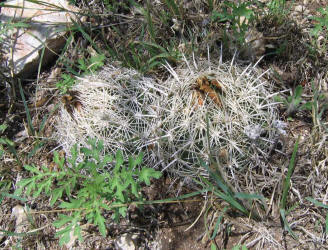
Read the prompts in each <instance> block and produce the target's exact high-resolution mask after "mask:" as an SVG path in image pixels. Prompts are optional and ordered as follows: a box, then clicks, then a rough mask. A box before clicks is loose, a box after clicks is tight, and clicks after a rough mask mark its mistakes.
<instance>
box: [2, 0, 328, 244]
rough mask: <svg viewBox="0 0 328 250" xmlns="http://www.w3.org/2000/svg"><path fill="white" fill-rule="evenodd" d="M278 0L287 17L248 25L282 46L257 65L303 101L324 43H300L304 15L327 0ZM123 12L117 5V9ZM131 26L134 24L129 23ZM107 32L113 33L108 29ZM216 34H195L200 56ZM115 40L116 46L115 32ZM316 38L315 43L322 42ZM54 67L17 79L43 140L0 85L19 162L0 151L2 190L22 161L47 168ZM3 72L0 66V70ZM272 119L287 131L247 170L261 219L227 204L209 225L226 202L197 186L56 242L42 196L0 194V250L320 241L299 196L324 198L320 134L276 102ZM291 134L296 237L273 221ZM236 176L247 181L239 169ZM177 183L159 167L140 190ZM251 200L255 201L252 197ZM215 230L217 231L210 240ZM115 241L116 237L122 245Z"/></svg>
mask: <svg viewBox="0 0 328 250" xmlns="http://www.w3.org/2000/svg"><path fill="white" fill-rule="evenodd" d="M0 2H1V1H0ZM77 2H79V1H77ZM82 2H83V1H82ZM138 2H139V1H138ZM184 2H194V1H184ZM196 2H197V1H196ZM260 2H266V1H260ZM291 2H292V3H291ZM287 3H288V4H290V6H292V7H291V10H290V13H289V16H288V18H287V20H285V21H284V22H283V23H282V25H280V26H279V25H276V23H275V22H276V21H277V20H275V19H271V18H269V17H267V18H262V19H261V22H259V23H258V24H257V27H256V28H257V30H258V32H261V33H262V35H263V36H264V40H266V44H269V45H270V46H267V47H266V52H268V54H270V52H271V50H270V49H271V48H273V47H274V48H277V47H279V46H280V45H281V44H284V45H285V47H284V48H285V50H284V53H282V54H281V55H278V56H277V55H268V56H266V57H264V58H263V59H262V61H261V62H260V63H259V64H258V67H259V69H260V70H262V71H265V70H267V69H274V70H275V74H270V75H269V76H266V78H267V80H269V81H272V82H274V84H275V86H276V89H277V91H283V90H286V89H294V88H295V87H296V86H297V85H302V87H303V89H304V92H303V95H304V98H305V100H310V99H311V96H313V93H312V86H311V84H312V83H313V82H315V83H321V84H322V86H325V87H322V90H323V91H324V92H325V93H326V94H327V93H328V92H327V67H328V53H327V50H326V51H323V52H321V53H319V54H316V55H315V56H314V57H313V56H312V55H311V54H310V52H309V50H308V49H307V47H306V45H307V44H308V42H309V41H308V39H309V38H308V33H309V30H310V28H311V27H313V25H314V24H315V21H313V20H312V19H311V18H308V16H310V15H318V11H317V10H318V8H320V7H326V6H327V3H326V2H325V1H323V0H322V1H320V0H315V1H306V0H297V1H287ZM80 6H81V5H80ZM297 6H304V9H302V10H301V11H298V10H299V8H298V7H297ZM297 8H298V9H297ZM130 14H131V13H127V14H125V13H123V12H122V13H120V15H121V16H124V15H126V16H129V15H130ZM188 15H189V16H188ZM197 15H200V16H201V15H206V14H204V13H198V12H197V11H196V10H194V9H193V8H190V12H188V13H187V14H186V18H187V19H188V18H189V19H188V22H190V23H197V18H198V17H197ZM118 16H119V15H118ZM186 23H187V22H186ZM186 25H187V24H186ZM130 29H133V27H132V26H131V28H130ZM129 31H131V30H129ZM111 35H113V34H112V33H109V34H108V36H111ZM110 38H111V39H113V40H115V39H118V40H119V38H117V37H110ZM219 38H220V37H218V36H217V35H216V34H213V36H211V35H209V36H208V37H207V38H206V40H204V41H201V42H199V44H198V45H199V51H198V52H199V56H202V55H203V54H204V53H203V52H204V51H205V52H206V49H207V47H206V46H205V47H206V48H203V47H202V46H204V44H205V43H208V44H210V46H209V47H210V49H211V48H212V47H211V46H214V47H215V46H217V41H216V40H217V39H219ZM77 39H81V37H78V38H77ZM131 39H132V38H131ZM133 39H134V38H133ZM122 40H124V39H122ZM127 40H128V39H127ZM115 41H116V40H115ZM318 43H320V41H318ZM117 44H118V45H122V46H123V42H122V41H121V40H119V41H118V42H117ZM320 46H322V47H323V45H320ZM69 49H70V51H68V54H70V53H71V54H76V53H73V52H76V51H75V49H76V48H69ZM202 50H203V51H202ZM225 50H226V51H225ZM215 51H218V49H217V50H215ZM215 51H214V52H213V53H215ZM255 52H257V50H256V51H255ZM229 53H230V51H229V49H226V48H224V59H225V57H226V58H229V56H231V54H229ZM59 66H60V65H50V67H48V68H45V69H44V71H43V72H42V74H41V76H40V78H39V79H38V81H36V80H35V78H32V77H31V78H32V79H30V80H25V81H24V85H23V88H24V92H25V94H26V97H27V99H28V104H29V105H30V111H31V114H32V119H33V124H34V125H35V126H36V127H38V126H39V125H40V123H41V122H42V118H43V117H44V116H45V115H46V114H48V115H49V114H51V115H50V116H49V118H48V119H47V122H46V124H45V129H44V132H43V134H42V138H46V139H45V140H44V143H43V144H42V145H39V144H36V140H35V138H34V137H33V136H31V135H30V134H29V133H28V129H27V127H28V125H27V121H26V111H25V108H24V105H23V102H22V100H21V98H20V97H19V91H16V92H17V93H15V94H16V102H15V103H13V108H12V106H11V105H10V102H9V100H8V86H7V85H6V86H5V85H4V86H3V85H0V88H1V89H0V100H1V101H0V125H1V124H3V123H6V124H7V125H8V129H7V130H6V131H5V133H2V134H0V136H2V137H7V138H10V139H11V140H13V141H15V147H16V151H17V152H19V155H20V156H21V157H20V160H21V161H22V162H21V164H17V161H16V159H15V157H14V156H13V154H11V153H8V152H7V153H6V155H5V156H4V158H3V160H2V162H1V164H0V171H1V172H0V176H1V182H0V183H1V186H0V187H1V188H2V189H1V192H2V193H12V191H13V190H14V189H15V188H16V184H17V182H18V181H19V180H20V179H22V178H25V177H27V176H28V173H27V171H25V170H23V168H22V166H23V165H24V164H31V163H34V164H36V165H42V164H45V165H47V166H51V164H53V162H52V158H53V151H54V150H55V149H56V150H60V148H59V149H58V148H57V146H58V145H57V143H56V141H54V140H53V139H47V138H51V136H52V133H53V131H54V130H55V129H56V128H55V126H56V124H55V120H56V119H55V118H56V117H55V116H56V115H57V113H56V112H53V113H52V111H53V110H54V109H55V108H56V105H57V104H58V105H64V104H63V99H62V97H61V96H60V95H59V93H58V90H57V89H56V88H55V86H54V82H55V81H53V82H49V81H48V79H49V76H51V78H54V79H58V78H59V76H60V73H58V72H57V69H58V67H59ZM5 73H6V72H3V74H2V75H4V74H5ZM149 74H152V75H155V76H156V77H158V78H165V77H166V76H165V73H163V71H162V70H158V71H156V72H151V73H149ZM163 75H164V76H163ZM7 80H8V79H7ZM325 88H326V89H325ZM17 90H18V88H17ZM288 93H290V92H288ZM326 99H327V97H326ZM280 118H281V119H282V120H284V121H285V122H287V124H288V128H287V129H286V130H287V134H286V136H285V137H283V138H280V140H279V141H277V149H278V150H277V152H275V153H273V155H272V157H271V158H270V161H269V162H268V165H267V166H268V167H267V168H265V169H256V170H254V177H253V179H252V180H253V181H254V183H255V184H254V183H252V184H254V186H257V187H260V188H259V190H260V191H261V194H262V195H263V196H265V198H266V203H267V206H268V207H267V208H266V210H265V211H266V214H264V213H263V210H262V214H261V217H262V220H261V221H255V220H253V219H251V218H247V217H245V216H241V215H240V214H239V213H237V212H236V211H234V210H232V209H228V211H227V212H226V214H225V216H224V217H223V218H222V221H221V223H220V225H219V226H218V227H217V228H216V223H217V221H218V220H219V218H220V216H221V213H222V211H223V209H224V208H225V207H226V206H227V204H226V202H224V201H222V200H220V199H218V198H213V197H212V196H210V195H209V194H206V195H205V194H204V195H202V196H201V195H199V196H195V197H193V198H190V199H188V201H181V202H175V203H164V204H153V205H145V206H144V207H143V209H142V210H139V209H137V208H135V207H132V206H131V207H129V209H128V216H127V218H124V219H122V221H121V222H120V223H119V224H114V223H113V222H108V223H106V227H107V230H108V233H107V236H106V238H103V237H102V236H101V234H100V233H99V232H98V230H97V228H96V227H95V226H94V225H90V224H88V223H85V225H83V233H82V235H83V237H84V241H83V242H77V241H74V240H72V241H71V242H70V243H69V244H66V245H65V246H64V247H63V248H62V247H59V245H58V238H57V237H56V236H55V233H56V229H55V228H54V227H53V226H52V222H53V221H54V220H55V219H56V216H57V215H56V212H55V211H54V210H55V209H54V207H51V206H50V204H49V200H48V199H47V198H45V199H43V198H42V197H39V198H31V197H30V198H29V199H27V201H26V200H17V199H12V197H10V196H5V195H4V196H2V195H1V196H0V197H1V198H3V200H2V201H1V211H0V230H1V231H0V232H1V233H2V234H0V248H1V249H12V248H18V249H46V248H47V249H131V250H132V249H162V250H170V249H172V250H173V249H174V250H189V249H211V245H216V246H217V248H218V249H242V248H241V246H242V245H244V246H246V247H247V249H328V243H327V240H328V238H327V233H326V232H327V226H328V225H327V220H326V217H325V216H326V212H325V210H324V209H322V208H319V207H317V206H314V205H313V204H311V203H309V202H308V201H307V200H306V199H305V197H316V198H318V197H320V198H321V200H320V201H321V202H323V203H324V204H325V202H327V193H328V192H327V190H328V189H327V188H328V186H327V185H328V184H327V183H328V182H327V165H326V164H327V163H326V159H327V158H328V156H327V148H326V147H327V139H326V136H327V132H326V131H320V132H318V131H319V130H317V129H316V124H314V122H313V117H312V114H311V112H310V111H304V110H303V111H298V112H296V114H295V115H294V116H293V119H291V120H288V119H287V118H288V117H287V116H286V113H285V110H284V108H283V107H281V110H280ZM322 121H323V122H324V123H327V122H328V113H327V111H325V112H324V113H323V114H322ZM298 137H300V143H299V150H298V160H297V163H296V166H295V170H294V173H293V179H292V185H291V188H290V192H289V200H290V204H293V205H291V206H290V207H289V208H290V209H291V211H292V213H290V214H288V215H287V220H288V221H289V225H290V227H291V228H292V229H293V230H294V231H295V233H296V234H297V236H298V238H297V239H295V238H293V237H292V236H291V235H290V234H289V233H288V230H287V229H286V228H284V227H283V226H282V225H283V223H282V221H281V217H280V212H279V200H280V198H281V192H280V191H281V190H282V186H283V178H282V177H284V176H286V174H287V171H288V164H289V161H290V159H291V155H292V153H293V147H294V145H295V142H296V140H297V138H298ZM278 151H279V152H278ZM30 152H33V154H31V153H30ZM62 154H64V153H63V152H62ZM326 156H327V157H326ZM263 173H264V174H263ZM230 177H231V176H230ZM231 178H232V177H231ZM245 180H246V181H247V180H249V179H247V178H246V177H245ZM243 181H244V180H243ZM241 182H242V181H241ZM181 183H182V181H181V182H180V180H177V179H176V178H173V177H170V175H169V174H167V175H166V174H165V177H163V178H161V179H160V180H155V181H153V182H152V185H151V186H150V187H145V188H144V189H143V193H144V195H145V198H146V199H147V200H161V199H167V198H172V197H177V196H178V195H183V194H188V193H190V192H193V191H195V190H193V189H192V188H190V187H185V186H183V185H181ZM248 184H249V183H248ZM177 190H179V192H177ZM177 193H178V194H177ZM252 205H254V204H252ZM256 206H258V204H257V205H254V207H256ZM22 207H25V208H26V207H28V208H29V209H30V211H29V214H28V215H27V216H26V215H23V214H24V213H21V215H20V216H18V217H19V218H20V219H21V220H22V221H21V227H20V228H19V230H18V229H17V218H18V217H17V216H14V215H13V208H16V210H17V211H21V210H20V209H21V208H22ZM34 212H35V213H34ZM17 213H18V212H17ZM110 216H111V214H109V213H108V214H105V215H104V217H105V218H107V219H108V221H111V220H110ZM215 230H217V232H218V233H217V235H216V236H215V237H213V238H211V237H212V235H213V232H214V231H215ZM12 232H16V233H17V234H14V233H12ZM26 232H27V233H26ZM25 233H26V234H25ZM72 238H74V237H72ZM121 242H125V243H124V244H125V245H124V244H123V243H122V244H123V245H122V244H121ZM238 246H240V248H239V247H238ZM236 247H237V248H236Z"/></svg>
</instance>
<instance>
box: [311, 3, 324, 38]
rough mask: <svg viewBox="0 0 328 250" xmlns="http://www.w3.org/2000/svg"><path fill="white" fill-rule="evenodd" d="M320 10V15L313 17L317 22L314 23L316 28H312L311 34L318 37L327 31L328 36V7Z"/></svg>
mask: <svg viewBox="0 0 328 250" xmlns="http://www.w3.org/2000/svg"><path fill="white" fill-rule="evenodd" d="M319 12H320V14H321V16H320V17H317V16H314V17H312V19H313V20H314V21H316V24H315V25H314V28H313V29H312V30H311V35H313V36H314V37H316V38H318V36H319V34H320V33H322V32H324V31H325V32H326V37H327V34H328V33H327V31H328V7H326V8H325V9H324V8H320V9H319Z"/></svg>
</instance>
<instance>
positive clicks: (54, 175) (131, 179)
mask: <svg viewBox="0 0 328 250" xmlns="http://www.w3.org/2000/svg"><path fill="white" fill-rule="evenodd" d="M89 144H90V146H91V147H90V148H81V150H80V151H79V150H78V149H77V145H75V146H73V147H72V149H71V155H72V156H71V157H70V158H67V159H66V160H65V159H64V158H62V157H60V156H59V154H58V153H57V152H55V153H54V158H53V160H54V163H55V164H56V166H57V169H56V170H55V169H50V168H49V167H47V166H42V167H37V166H35V165H26V166H24V168H25V169H26V170H27V171H29V172H30V173H31V174H32V175H33V176H32V177H30V178H27V179H23V180H21V181H20V182H19V183H18V186H19V188H18V189H17V190H16V192H15V195H20V194H21V193H22V192H23V191H24V190H25V195H26V196H29V195H31V194H32V196H33V197H35V198H36V197H38V196H40V195H41V193H43V194H44V195H46V196H49V197H51V199H50V205H51V206H55V204H56V202H57V201H60V204H59V207H60V208H62V209H63V210H62V213H61V214H59V219H58V220H57V221H55V222H54V226H55V227H57V228H60V230H59V231H58V232H57V236H60V244H61V245H63V244H64V243H66V242H68V241H69V239H70V232H71V231H74V235H76V236H77V237H78V238H79V239H80V240H82V236H81V228H80V222H81V221H82V220H84V219H86V220H87V221H88V223H92V224H95V225H97V226H98V229H99V231H100V233H101V234H102V235H103V236H105V235H106V226H105V218H104V216H103V211H104V210H107V211H111V212H113V215H112V219H113V220H114V221H116V222H118V221H119V219H120V217H121V216H123V217H124V216H125V215H126V211H127V205H128V203H130V202H133V201H142V199H143V198H142V195H141V192H140V191H141V185H142V184H143V183H145V184H146V185H150V179H151V178H159V177H160V176H161V173H160V172H158V171H155V170H154V169H152V168H147V167H140V166H139V165H140V164H141V163H142V158H143V154H142V153H140V154H139V155H138V156H137V157H136V158H133V157H129V160H128V162H127V164H126V162H125V161H124V159H123V155H122V152H121V151H117V153H116V156H115V159H114V157H113V156H110V155H105V156H104V157H101V152H102V151H103V143H102V142H97V141H96V139H89ZM80 153H82V155H83V160H82V161H81V162H78V160H77V159H78V156H79V155H80ZM113 160H114V162H115V164H114V166H112V169H111V171H109V169H108V168H110V167H111V164H110V163H112V162H113Z"/></svg>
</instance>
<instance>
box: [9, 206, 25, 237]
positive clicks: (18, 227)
mask: <svg viewBox="0 0 328 250" xmlns="http://www.w3.org/2000/svg"><path fill="white" fill-rule="evenodd" d="M11 216H12V217H14V218H15V233H24V232H26V231H27V229H28V226H29V222H28V219H27V214H26V211H25V209H24V208H23V207H22V206H20V205H17V206H15V207H13V209H12V210H11Z"/></svg>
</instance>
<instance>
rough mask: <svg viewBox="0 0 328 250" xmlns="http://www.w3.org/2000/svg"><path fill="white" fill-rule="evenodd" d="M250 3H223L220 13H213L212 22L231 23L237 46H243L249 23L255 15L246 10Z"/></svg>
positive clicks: (248, 9)
mask: <svg viewBox="0 0 328 250" xmlns="http://www.w3.org/2000/svg"><path fill="white" fill-rule="evenodd" d="M250 5H251V2H244V3H241V2H239V3H238V4H236V3H233V2H230V1H225V2H224V7H223V9H222V12H217V11H213V14H212V17H211V19H212V21H214V22H227V21H229V22H230V23H231V28H232V31H233V36H234V37H235V39H236V40H237V42H238V44H240V45H244V44H245V35H246V32H247V30H248V27H249V22H250V21H251V20H252V19H253V18H254V16H255V13H254V11H253V10H251V9H250V8H248V7H249V6H250Z"/></svg>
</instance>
